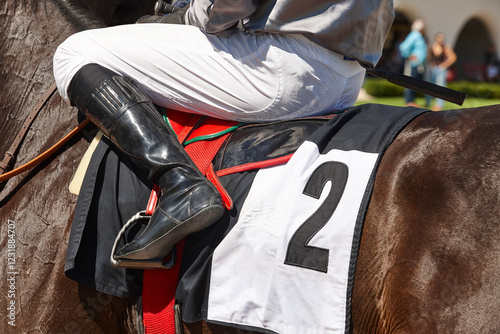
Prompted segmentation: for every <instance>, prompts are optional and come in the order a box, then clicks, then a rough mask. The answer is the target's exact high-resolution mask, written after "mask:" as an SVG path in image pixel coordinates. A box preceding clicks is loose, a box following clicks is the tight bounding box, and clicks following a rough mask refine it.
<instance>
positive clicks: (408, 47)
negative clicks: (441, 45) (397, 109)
mask: <svg viewBox="0 0 500 334" xmlns="http://www.w3.org/2000/svg"><path fill="white" fill-rule="evenodd" d="M411 30H412V31H411V32H410V33H409V34H408V36H406V38H405V40H404V41H403V42H402V43H401V44H400V45H399V51H400V52H401V56H403V57H404V58H405V74H406V75H409V76H411V77H413V78H417V79H420V80H422V79H423V76H424V73H425V60H426V57H427V42H426V40H425V37H424V31H425V24H424V21H422V20H415V21H414V22H413V24H412V26H411ZM415 96H416V93H415V92H414V91H412V90H409V89H405V91H404V98H405V102H406V105H407V106H417V104H416V103H415Z"/></svg>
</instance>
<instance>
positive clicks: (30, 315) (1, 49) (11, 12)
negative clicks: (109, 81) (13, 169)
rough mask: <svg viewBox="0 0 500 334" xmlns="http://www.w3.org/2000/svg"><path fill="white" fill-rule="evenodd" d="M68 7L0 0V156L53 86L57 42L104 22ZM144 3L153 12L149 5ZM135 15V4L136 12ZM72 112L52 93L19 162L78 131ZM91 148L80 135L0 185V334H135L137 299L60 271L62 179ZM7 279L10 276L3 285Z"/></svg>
mask: <svg viewBox="0 0 500 334" xmlns="http://www.w3.org/2000/svg"><path fill="white" fill-rule="evenodd" d="M142 4H144V2H143V3H142ZM142 4H141V5H142ZM65 5H66V3H65V2H64V1H62V0H57V1H56V0H54V1H43V2H35V1H33V2H30V1H20V0H7V1H4V2H2V4H1V5H0V87H1V88H0V117H1V121H0V154H1V157H2V158H3V153H4V152H5V151H6V150H7V149H8V148H9V146H10V144H11V143H12V141H13V140H14V137H15V135H16V134H17V132H18V131H19V128H20V127H21V125H22V123H23V121H24V119H25V118H26V117H27V115H28V114H29V113H30V112H31V110H32V109H33V107H34V106H35V104H36V102H37V99H39V98H40V97H41V96H42V95H43V93H44V92H45V91H46V90H47V89H48V87H49V86H50V85H51V83H52V82H53V74H52V55H53V53H54V51H55V49H56V47H57V46H58V45H59V44H60V43H61V42H62V41H63V40H64V39H65V38H66V37H68V36H69V35H70V34H71V33H74V32H76V31H77V28H79V26H81V25H86V26H87V28H89V27H92V26H94V27H95V26H104V24H103V23H102V22H100V21H98V20H96V19H95V16H93V17H92V18H91V20H89V19H88V18H86V19H85V20H73V21H72V20H70V19H69V17H64V16H63V15H62V12H61V8H63V7H64V6H65ZM101 5H104V3H103V4H101ZM149 5H150V8H152V1H149ZM114 6H116V5H114ZM75 8H76V7H72V10H75ZM82 8H83V7H82ZM136 9H137V8H136ZM131 10H134V9H131ZM141 13H144V12H143V11H142V12H141V11H137V10H136V11H135V13H134V15H135V16H137V17H138V16H139V15H141ZM89 18H90V16H89ZM72 22H73V23H75V24H73V23H72ZM89 24H90V25H89ZM76 115H77V113H76V111H75V110H74V109H72V108H69V107H68V106H67V105H65V104H64V103H63V102H62V101H61V99H60V98H59V96H58V95H57V94H56V96H54V97H53V98H52V99H51V100H50V101H49V103H48V104H47V106H46V107H45V108H44V110H42V111H41V113H40V115H39V116H38V117H37V119H36V120H35V122H34V123H33V125H32V128H31V129H30V131H29V133H28V135H27V136H26V138H25V140H24V142H23V144H22V145H21V148H20V150H19V152H18V158H17V162H16V166H20V165H21V164H24V163H26V162H27V161H29V160H30V159H32V158H34V157H35V156H36V155H37V154H40V153H41V152H43V151H44V150H46V149H47V148H49V147H50V146H52V145H53V144H54V143H55V142H57V140H59V139H60V138H61V137H62V136H63V135H65V134H66V133H68V132H69V130H70V129H72V128H74V127H75V126H76V125H77V117H76ZM87 146H88V144H87V141H86V140H84V139H82V137H81V136H79V137H78V138H75V139H74V140H72V141H71V142H70V143H69V144H68V145H66V146H65V147H64V148H62V149H61V150H60V151H59V152H58V154H57V155H56V156H54V157H53V158H51V159H49V160H48V161H46V162H44V163H43V164H42V165H41V166H39V167H37V168H35V169H34V170H32V171H30V172H25V173H23V174H22V175H19V176H17V177H15V178H13V179H11V180H9V181H8V182H7V183H3V184H0V191H1V192H0V249H1V254H0V259H1V261H0V263H1V264H2V268H1V270H0V280H1V282H2V283H1V284H0V287H1V289H2V291H1V292H0V296H1V297H0V307H2V309H3V312H2V315H3V316H2V319H1V321H0V332H1V333H124V332H130V333H133V332H139V331H141V324H140V319H139V317H138V315H137V305H136V301H131V300H123V299H118V298H115V297H111V296H108V295H104V294H102V293H97V292H96V291H93V290H91V289H88V288H86V287H83V286H80V287H79V286H78V285H77V284H76V283H74V282H73V281H71V280H69V279H67V278H66V277H65V276H64V261H65V255H66V243H67V240H68V235H69V228H70V223H71V218H72V214H73V210H74V207H75V203H76V196H74V195H71V194H70V193H69V192H68V184H69V182H70V180H71V177H72V175H73V173H74V172H75V169H76V168H77V166H78V163H79V159H80V157H81V155H82V154H83V152H84V151H85V149H86V147H87ZM9 220H10V221H11V222H14V223H15V228H14V229H10V230H9V229H8V221H9ZM9 233H11V234H12V233H15V235H14V236H13V240H15V252H11V253H14V254H15V256H16V259H15V260H16V262H15V264H14V267H8V256H9V255H8V250H9V248H8V247H9ZM11 244H12V243H11ZM11 249H12V248H11ZM9 269H15V271H13V270H9ZM9 272H17V274H9ZM12 277H13V278H14V280H11V281H7V279H9V278H12ZM8 283H9V284H8ZM10 283H14V285H13V286H14V287H15V289H11V284H10ZM9 291H12V292H10V293H9ZM11 302H14V303H15V304H14V305H15V312H14V314H15V318H14V317H13V318H7V317H6V315H7V312H6V308H7V307H8V306H10V305H11V304H10V303H11ZM11 319H15V320H14V322H12V323H11V324H14V325H15V327H14V326H12V325H11V324H9V323H8V322H9V321H11Z"/></svg>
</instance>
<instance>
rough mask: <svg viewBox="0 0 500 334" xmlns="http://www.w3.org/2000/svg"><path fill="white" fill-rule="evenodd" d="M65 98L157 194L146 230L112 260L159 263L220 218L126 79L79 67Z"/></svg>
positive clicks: (206, 189) (173, 141)
mask: <svg viewBox="0 0 500 334" xmlns="http://www.w3.org/2000/svg"><path fill="white" fill-rule="evenodd" d="M68 94H69V98H70V100H71V101H72V103H73V104H75V105H76V106H77V107H78V109H79V110H80V111H82V112H83V113H84V114H85V115H86V116H87V117H88V118H89V119H90V120H91V121H92V122H93V123H94V124H96V125H97V126H98V127H99V129H100V130H101V131H102V132H103V133H104V134H105V135H106V136H107V137H108V138H110V140H111V141H112V142H113V143H114V144H115V145H116V146H117V147H118V148H120V149H121V150H122V151H124V152H125V153H127V154H128V155H129V156H130V157H132V159H133V160H134V161H135V162H136V163H137V165H138V166H140V167H143V168H144V169H145V170H146V171H147V172H148V173H149V178H150V180H151V181H152V182H153V183H156V184H157V185H158V186H159V187H160V188H161V190H162V196H161V197H160V200H159V203H158V207H157V208H156V210H155V212H154V214H153V216H152V218H151V220H150V222H149V224H148V226H147V227H146V229H145V230H144V232H143V233H142V234H141V235H139V236H137V237H136V238H135V240H134V241H132V242H131V243H129V244H127V245H125V246H124V247H123V248H121V249H120V250H119V251H118V252H117V253H116V254H115V257H116V258H117V259H120V260H127V259H128V260H134V261H140V260H152V259H154V260H160V261H161V260H162V259H163V258H164V257H165V256H166V255H168V253H169V252H170V250H171V249H172V247H173V246H174V245H175V244H176V243H177V242H178V241H179V240H181V239H182V238H184V237H185V236H187V235H188V234H190V233H193V232H196V231H199V230H201V229H203V228H206V227H208V226H209V225H211V224H213V223H214V222H215V221H217V220H218V219H219V218H220V217H221V216H222V215H223V214H224V211H225V209H224V205H223V203H222V200H221V198H220V195H219V193H218V192H217V190H216V189H215V187H214V186H213V185H212V184H211V183H210V182H209V181H208V180H207V179H205V177H204V176H203V175H202V174H201V173H200V171H199V170H198V169H197V168H196V166H195V165H194V163H193V162H192V161H191V159H190V158H189V156H188V155H187V154H186V152H185V151H184V148H183V147H182V146H181V145H180V143H179V142H178V141H177V138H176V136H175V134H174V133H173V131H172V130H171V129H170V127H169V126H168V125H167V124H166V122H165V121H164V120H163V118H162V117H161V115H160V114H159V113H158V111H157V110H156V108H155V107H154V105H153V104H152V102H151V101H150V100H149V99H148V98H147V97H146V96H145V95H144V94H143V93H142V92H141V91H140V90H139V89H138V87H137V86H136V85H135V84H134V82H133V81H132V80H131V79H130V78H127V77H123V76H120V75H117V74H116V73H114V72H113V71H111V70H108V69H106V68H104V67H102V66H100V65H96V64H89V65H85V66H83V67H82V68H81V69H80V70H79V71H78V72H77V73H76V74H75V76H74V77H73V79H72V81H71V83H70V85H69V88H68Z"/></svg>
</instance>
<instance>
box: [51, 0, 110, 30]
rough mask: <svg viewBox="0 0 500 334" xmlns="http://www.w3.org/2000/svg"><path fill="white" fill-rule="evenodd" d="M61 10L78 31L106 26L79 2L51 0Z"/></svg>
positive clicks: (75, 0) (74, 0)
mask: <svg viewBox="0 0 500 334" xmlns="http://www.w3.org/2000/svg"><path fill="white" fill-rule="evenodd" d="M50 1H52V2H53V3H54V4H55V5H56V6H57V7H58V8H59V9H60V10H61V13H62V15H63V16H64V17H65V18H66V19H67V20H68V22H70V23H71V24H72V25H73V26H74V27H75V29H77V30H79V31H80V30H87V29H94V28H103V27H105V26H106V24H105V23H104V21H103V20H102V19H100V18H99V17H98V16H97V15H96V14H95V13H93V12H92V11H91V10H89V9H88V8H87V7H85V5H83V4H82V3H81V2H80V1H79V0H50Z"/></svg>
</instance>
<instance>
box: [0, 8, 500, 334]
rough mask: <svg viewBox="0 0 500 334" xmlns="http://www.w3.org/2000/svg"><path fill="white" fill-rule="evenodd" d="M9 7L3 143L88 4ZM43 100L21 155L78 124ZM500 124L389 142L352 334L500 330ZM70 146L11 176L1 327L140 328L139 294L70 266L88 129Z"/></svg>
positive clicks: (446, 120)
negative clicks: (101, 285)
mask: <svg viewBox="0 0 500 334" xmlns="http://www.w3.org/2000/svg"><path fill="white" fill-rule="evenodd" d="M4 6H5V8H6V10H5V11H4V14H2V15H3V16H5V18H6V21H5V22H6V25H5V27H4V29H3V30H2V33H0V41H1V42H2V45H5V46H8V47H6V48H5V49H3V50H2V52H0V57H1V58H0V59H1V62H0V65H1V71H0V75H1V76H2V78H1V82H3V83H7V82H8V83H9V84H8V85H2V89H1V90H0V94H1V99H0V106H1V110H2V114H1V116H2V117H3V118H4V119H3V122H2V123H1V125H0V126H1V127H2V129H1V130H2V131H0V133H1V136H2V140H1V141H0V143H1V144H0V146H1V147H0V148H1V149H2V151H4V150H6V149H7V148H8V145H10V142H11V141H12V139H13V137H14V136H15V133H16V132H17V131H18V128H19V127H20V126H21V124H22V122H23V119H24V118H25V117H26V115H27V114H28V113H29V111H30V109H31V108H32V107H33V106H34V104H35V103H36V99H37V98H39V96H40V95H41V94H42V93H43V92H44V91H45V90H46V89H47V87H48V86H49V85H50V82H51V81H52V77H51V76H52V74H51V55H52V53H53V51H54V50H55V47H56V46H57V45H58V44H59V43H60V42H61V41H62V40H63V39H64V38H65V37H66V36H67V35H69V34H70V33H71V32H74V31H76V30H77V29H78V27H79V26H75V25H74V24H71V23H70V22H72V20H71V19H70V18H69V16H64V15H63V13H64V12H66V13H68V12H69V13H71V12H75V11H76V10H78V8H77V7H71V6H70V5H69V4H68V3H63V2H62V1H54V2H51V1H47V2H46V3H44V5H42V4H39V5H38V6H34V5H33V6H31V5H28V4H26V3H24V2H23V3H18V2H17V1H7V4H6V5H4ZM96 12H97V11H96ZM102 12H106V13H109V12H110V11H109V10H104V11H102ZM111 12H113V11H112V10H111ZM5 13H6V14H5ZM14 13H15V14H16V15H15V16H14ZM88 18H91V16H90V14H89V16H87V19H88ZM108 20H109V17H108ZM92 22H93V24H96V23H97V22H98V21H92ZM92 22H91V23H92ZM117 22H120V21H117ZM80 24H81V25H82V26H85V27H90V26H89V25H87V24H88V23H87V22H80ZM61 32H64V34H61ZM46 108H47V109H46V110H45V111H43V112H42V114H41V115H40V116H39V118H38V119H37V120H36V122H35V124H34V126H33V129H32V131H31V132H30V134H29V135H28V136H27V138H26V139H25V141H24V143H23V145H22V147H21V150H20V152H19V158H18V161H17V163H16V164H17V165H20V164H22V163H24V162H26V160H29V159H30V158H31V157H33V156H34V155H36V154H37V153H39V152H40V151H42V150H44V149H45V148H47V147H48V146H50V145H51V144H52V143H53V142H54V141H55V140H56V139H57V138H59V137H61V135H62V134H63V133H66V132H67V130H68V129H69V128H72V127H74V126H75V125H76V123H77V121H76V117H75V115H76V113H75V112H74V110H73V111H71V110H70V108H69V107H67V106H65V105H64V104H63V103H62V102H61V100H60V99H59V98H58V97H57V96H55V97H53V98H52V99H51V100H50V102H49V105H48V106H47V107H46ZM402 112H404V110H402ZM499 129H500V107H499V106H490V107H483V108H477V109H468V110H455V111H444V112H439V113H426V114H423V115H421V116H418V117H417V118H416V119H415V120H414V121H413V122H412V123H411V124H410V125H409V126H408V127H407V128H405V129H404V130H403V132H401V133H400V134H399V136H398V137H397V138H396V140H395V141H394V142H393V144H392V145H391V146H390V147H389V149H388V150H387V152H386V153H385V155H384V157H383V158H382V160H381V164H380V166H379V169H378V174H377V177H376V180H375V188H374V192H373V195H372V199H371V202H370V206H369V208H368V213H367V217H366V221H365V224H364V230H363V235H362V240H361V246H360V252H359V257H358V263H357V267H356V274H355V281H354V290H353V298H352V319H351V323H352V329H353V332H354V333H498V332H500V319H499V317H498V316H497V315H498V314H500V136H499V135H498V131H499ZM70 145H71V146H66V147H65V148H63V149H62V150H61V151H60V152H58V154H57V156H55V157H53V158H51V159H50V160H49V161H47V162H45V163H44V164H42V165H41V166H39V167H37V168H36V169H34V170H33V171H31V172H29V173H25V174H23V175H21V176H18V177H16V178H14V179H12V180H10V181H9V182H8V183H7V184H6V185H5V184H4V185H2V187H4V188H3V189H2V192H1V197H0V217H2V220H3V221H2V222H1V223H2V227H1V231H2V234H1V238H0V240H1V245H2V249H3V252H2V258H3V259H4V262H3V263H5V265H6V266H7V264H8V263H9V260H8V256H9V255H8V254H9V253H15V262H13V263H11V264H12V265H13V267H12V268H11V269H10V267H7V268H6V269H10V270H4V271H2V272H3V276H2V280H3V281H4V282H5V281H7V283H8V284H7V285H5V290H4V292H3V293H2V299H1V303H2V305H5V307H6V308H8V307H10V305H11V303H12V302H13V305H14V307H13V309H14V312H13V316H12V317H11V318H13V319H14V320H13V321H14V324H15V325H16V327H12V326H11V325H10V324H9V323H8V321H11V320H10V319H11V318H8V317H6V318H4V321H3V322H2V325H1V327H0V330H1V331H2V332H6V333H7V332H9V331H10V332H34V331H39V332H42V333H67V332H74V333H79V332H81V333H87V332H92V333H94V332H105V333H123V332H128V333H133V332H140V331H141V324H140V316H139V314H138V311H137V308H138V306H139V305H138V304H137V303H136V302H135V301H132V300H124V299H119V298H115V297H111V296H108V295H105V294H102V293H98V292H95V291H92V290H91V289H89V288H85V287H83V286H77V285H76V284H75V283H73V282H72V281H70V280H68V279H66V278H65V277H64V274H63V267H64V265H63V263H64V256H65V250H66V240H67V237H68V233H69V224H70V221H71V216H72V212H73V209H74V206H75V201H76V197H75V196H74V195H70V194H69V193H68V192H67V190H66V189H67V185H68V184H69V181H70V179H71V177H72V174H73V172H74V170H75V168H76V166H77V164H78V160H79V157H80V156H81V155H82V154H83V151H84V150H85V147H86V146H87V141H86V140H85V139H83V138H81V137H80V138H77V139H75V140H73V141H72V142H71V143H70ZM70 147H71V149H69V148H70ZM12 233H14V234H12ZM11 235H12V236H13V237H12V239H11V238H10V236H11ZM9 240H14V242H10V244H14V245H15V248H12V247H11V248H10V249H14V251H12V252H8V250H9ZM8 272H13V274H9V273H8ZM11 277H13V278H14V279H13V280H10V281H8V280H9V279H10V278H11ZM10 291H12V293H10ZM11 309H12V308H11ZM7 311H8V312H7V315H8V316H9V315H11V313H10V310H7ZM185 331H186V332H190V333H199V332H214V333H226V332H227V333H230V332H236V333H241V332H245V333H247V331H242V330H236V329H229V328H225V327H222V326H219V325H209V324H206V323H196V324H186V325H185Z"/></svg>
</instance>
